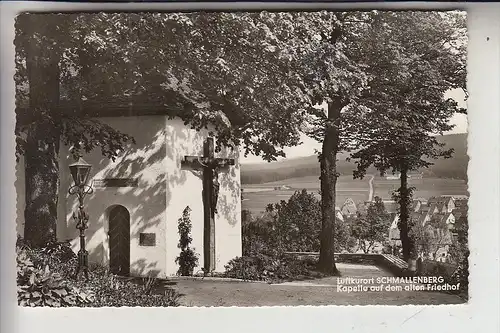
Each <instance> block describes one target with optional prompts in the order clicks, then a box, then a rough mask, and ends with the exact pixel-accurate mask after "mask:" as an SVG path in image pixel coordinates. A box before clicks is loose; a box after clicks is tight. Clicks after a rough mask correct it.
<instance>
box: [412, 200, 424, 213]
mask: <svg viewBox="0 0 500 333" xmlns="http://www.w3.org/2000/svg"><path fill="white" fill-rule="evenodd" d="M421 207H422V201H420V200H418V199H417V200H413V202H412V203H411V210H412V211H414V212H418V211H419V210H420V208H421Z"/></svg>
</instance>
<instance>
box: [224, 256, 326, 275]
mask: <svg viewBox="0 0 500 333" xmlns="http://www.w3.org/2000/svg"><path fill="white" fill-rule="evenodd" d="M314 266H315V262H314V261H311V260H296V259H292V258H287V257H285V256H280V257H272V256H268V255H264V254H260V255H256V256H247V257H237V258H235V259H232V260H231V261H230V262H229V263H228V264H227V265H226V266H225V269H226V271H225V274H224V276H225V277H229V278H236V279H243V280H254V281H282V280H292V279H297V278H307V277H312V276H318V275H319V273H316V272H314V270H313V269H314Z"/></svg>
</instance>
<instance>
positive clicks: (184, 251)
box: [175, 206, 198, 276]
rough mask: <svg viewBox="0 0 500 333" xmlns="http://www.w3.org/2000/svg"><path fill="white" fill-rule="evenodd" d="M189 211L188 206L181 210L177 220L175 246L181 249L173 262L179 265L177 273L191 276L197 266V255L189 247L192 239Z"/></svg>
mask: <svg viewBox="0 0 500 333" xmlns="http://www.w3.org/2000/svg"><path fill="white" fill-rule="evenodd" d="M190 212H191V209H190V208H189V206H188V207H186V208H185V209H184V211H183V212H182V217H181V218H180V219H179V220H178V223H179V225H178V228H179V244H178V245H177V247H178V248H179V249H181V253H180V254H179V256H178V257H177V258H176V259H175V262H176V263H177V264H178V265H179V270H178V271H177V274H178V275H182V276H192V275H193V271H194V268H195V267H196V266H198V255H197V254H196V253H195V252H194V250H193V249H191V248H190V247H189V246H190V244H191V242H192V241H193V239H192V238H191V218H190V216H189V213H190Z"/></svg>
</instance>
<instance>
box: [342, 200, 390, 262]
mask: <svg viewBox="0 0 500 333" xmlns="http://www.w3.org/2000/svg"><path fill="white" fill-rule="evenodd" d="M389 226H390V214H389V213H387V211H386V209H385V206H384V202H383V201H382V199H381V198H380V197H377V196H376V197H375V198H374V201H373V202H371V203H370V205H369V206H368V209H367V211H366V214H361V213H358V216H357V217H356V218H355V219H354V221H353V225H352V228H351V232H352V236H353V237H354V238H355V239H357V240H358V243H359V245H360V247H361V249H362V250H363V252H364V253H370V251H371V250H372V248H373V246H374V245H375V243H376V242H379V243H381V242H383V241H384V240H385V239H386V238H387V232H388V230H389Z"/></svg>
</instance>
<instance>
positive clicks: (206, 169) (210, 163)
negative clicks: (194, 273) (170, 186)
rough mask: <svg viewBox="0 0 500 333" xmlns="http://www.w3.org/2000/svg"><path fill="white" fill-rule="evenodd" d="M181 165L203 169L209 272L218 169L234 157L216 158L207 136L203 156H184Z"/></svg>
mask: <svg viewBox="0 0 500 333" xmlns="http://www.w3.org/2000/svg"><path fill="white" fill-rule="evenodd" d="M182 164H183V165H188V166H191V167H193V168H196V169H197V168H200V167H201V168H202V170H203V191H202V193H203V211H204V214H203V215H204V237H203V240H204V245H203V253H204V270H205V272H206V273H207V272H210V271H213V270H214V269H215V214H216V213H217V201H218V197H219V188H220V183H219V170H220V169H222V168H224V167H226V166H229V165H234V159H230V158H216V157H215V153H214V139H213V138H207V141H206V142H205V145H204V154H203V156H185V157H184V160H183V163H182Z"/></svg>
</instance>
